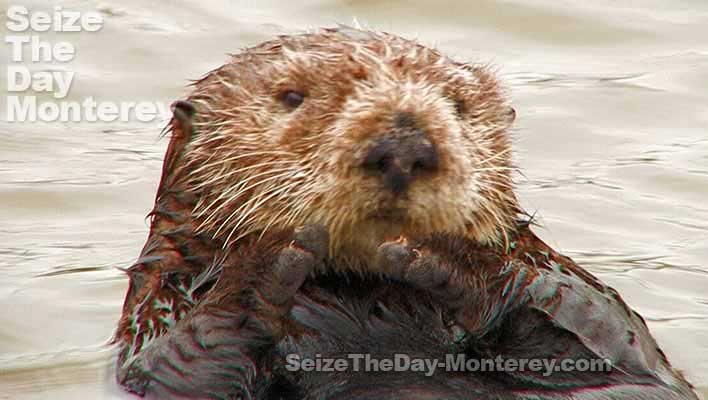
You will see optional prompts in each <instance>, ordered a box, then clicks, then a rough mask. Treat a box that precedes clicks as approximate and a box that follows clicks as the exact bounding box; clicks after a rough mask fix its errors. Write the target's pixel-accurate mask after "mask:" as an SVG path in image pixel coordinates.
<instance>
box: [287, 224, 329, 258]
mask: <svg viewBox="0 0 708 400" xmlns="http://www.w3.org/2000/svg"><path fill="white" fill-rule="evenodd" d="M291 246H293V247H297V248H300V249H303V250H305V251H308V252H310V253H312V255H313V256H314V257H315V259H317V260H323V259H324V258H326V257H327V253H328V252H329V232H328V231H327V228H325V227H324V226H322V225H308V226H304V227H299V228H296V229H295V232H294V234H293V241H292V243H291Z"/></svg>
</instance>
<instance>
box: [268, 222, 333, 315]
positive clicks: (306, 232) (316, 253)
mask: <svg viewBox="0 0 708 400" xmlns="http://www.w3.org/2000/svg"><path fill="white" fill-rule="evenodd" d="M328 249H329V233H328V232H327V230H326V229H325V228H324V227H322V226H318V225H310V226H306V227H303V228H298V229H296V230H295V232H294V233H293V240H292V241H291V242H290V243H289V244H288V245H287V246H286V247H285V248H284V249H282V250H281V251H280V253H279V254H278V256H277V258H276V260H275V263H274V265H273V280H272V282H273V285H271V286H270V287H268V288H266V290H264V293H263V295H264V296H265V297H266V298H267V299H268V300H269V301H270V302H271V303H273V304H275V305H279V304H282V303H285V302H287V301H288V300H289V299H291V298H292V296H293V295H294V294H295V292H296V291H297V290H298V289H299V288H300V286H301V285H302V283H303V282H304V281H305V279H306V278H307V276H308V275H309V274H310V273H311V272H312V271H313V270H314V269H315V268H317V267H318V266H320V265H321V264H322V263H323V262H324V259H325V257H326V256H327V251H328Z"/></svg>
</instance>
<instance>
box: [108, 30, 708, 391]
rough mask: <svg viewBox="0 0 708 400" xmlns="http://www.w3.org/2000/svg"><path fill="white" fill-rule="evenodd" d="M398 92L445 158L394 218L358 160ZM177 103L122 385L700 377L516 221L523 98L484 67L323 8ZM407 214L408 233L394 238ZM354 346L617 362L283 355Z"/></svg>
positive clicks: (681, 385) (585, 382) (248, 386)
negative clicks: (543, 369)
mask: <svg viewBox="0 0 708 400" xmlns="http://www.w3.org/2000/svg"><path fill="white" fill-rule="evenodd" d="M334 65H336V66H337V67H336V68H334V67H333V66H334ZM312 70H317V71H318V72H320V74H316V75H313V74H312V73H311V71H312ZM279 77H280V78H279ZM272 78H278V79H272ZM321 82H328V83H327V85H332V86H333V87H327V86H321ZM402 82H403V83H402ZM318 85H319V86H318ZM283 88H295V89H298V90H307V91H308V92H307V95H308V100H309V101H310V104H307V106H306V108H302V109H298V110H296V111H295V112H293V110H287V109H284V108H282V104H281V103H279V102H278V101H277V99H278V95H279V93H281V92H282V90H283ZM318 88H319V89H318ZM322 88H329V89H330V90H322ZM458 92H461V94H460V93H458ZM458 95H459V97H457V96H458ZM458 98H462V99H464V102H463V103H456V99H458ZM394 106H395V107H396V108H406V107H408V108H413V109H416V110H417V111H418V112H419V114H420V115H421V116H422V120H423V123H424V124H425V126H426V128H427V129H429V131H430V132H431V136H432V138H433V139H434V140H435V143H436V145H438V146H439V148H440V149H441V150H442V153H441V154H442V158H443V168H442V174H441V176H440V177H438V178H431V179H429V180H423V181H421V182H419V183H418V184H417V186H415V187H413V188H412V190H413V192H412V194H411V196H410V198H409V199H408V200H407V202H406V204H405V206H406V207H409V209H410V210H411V211H410V215H409V217H408V218H407V219H404V220H399V221H396V223H394V224H392V223H391V222H389V221H387V222H385V223H384V224H378V223H377V218H372V214H371V213H374V215H376V213H377V212H380V211H382V210H380V209H378V208H377V207H380V205H381V204H386V203H387V202H389V201H390V200H391V199H389V198H387V197H386V196H387V195H385V194H381V190H380V188H379V187H378V186H376V182H375V181H374V180H372V179H369V178H368V177H366V176H365V175H361V174H359V172H358V170H357V165H358V164H357V163H358V161H357V160H358V159H359V158H358V157H360V156H361V153H362V151H363V149H365V148H366V145H367V143H369V142H370V141H371V140H373V138H375V137H376V136H377V135H383V134H385V132H386V130H387V129H388V126H389V123H390V121H388V120H387V117H386V116H387V115H390V113H388V112H387V107H389V108H390V107H394ZM307 107H309V108H307ZM263 110H266V111H267V112H263ZM388 111H390V110H388ZM174 112H175V116H174V118H173V120H172V121H171V123H170V133H171V140H170V145H169V147H168V150H167V154H166V157H165V164H164V167H163V175H162V179H161V182H160V187H159V189H158V194H157V198H156V201H155V208H154V210H153V211H152V213H151V231H150V235H149V238H148V240H147V243H146V245H145V247H144V248H143V251H142V252H141V256H140V258H139V259H138V261H137V262H136V263H135V265H133V266H132V267H130V268H129V269H128V270H127V273H128V275H129V276H130V287H129V290H128V293H127V295H126V301H125V304H124V310H123V316H122V318H121V321H120V323H119V327H118V330H117V335H116V341H117V342H118V344H119V347H120V350H119V362H118V364H119V365H118V380H119V382H120V383H121V384H122V385H124V387H126V388H127V389H128V390H130V391H133V392H135V393H138V394H141V395H144V396H146V397H149V398H259V399H279V398H280V399H288V398H292V399H299V398H312V399H315V398H317V399H319V398H346V399H369V398H392V399H395V398H406V399H408V398H416V399H432V398H449V399H454V398H460V399H462V398H477V399H509V400H510V399H539V398H540V399H571V398H573V399H595V400H597V399H657V400H658V399H695V395H694V394H693V393H692V392H691V389H690V385H688V383H686V381H685V380H684V379H683V378H682V376H681V375H680V373H679V372H677V371H675V370H673V369H672V368H671V366H670V365H669V362H668V360H667V359H666V357H665V356H664V354H663V353H662V352H661V350H659V349H658V347H657V345H656V342H655V341H654V339H653V338H652V337H651V335H650V333H649V331H648V329H647V328H646V325H645V324H644V322H643V320H642V319H641V317H639V316H638V315H637V314H636V313H634V312H633V311H632V310H631V309H629V307H628V306H627V305H626V304H625V303H624V301H622V299H621V298H620V297H619V295H618V294H617V293H616V292H615V291H614V290H612V289H611V288H608V287H606V286H604V285H603V284H602V283H600V282H599V281H598V280H597V279H596V278H594V277H593V276H592V275H590V274H589V273H588V272H586V271H584V270H583V269H581V268H580V267H578V266H577V265H575V264H574V263H573V262H572V260H570V259H568V258H566V257H563V256H562V255H560V254H557V253H556V252H554V251H553V250H552V249H550V248H548V246H546V245H545V244H544V243H543V242H541V241H540V240H539V239H538V238H537V237H536V236H535V235H534V234H533V233H532V232H531V230H530V229H529V226H528V223H526V222H521V223H520V222H518V220H517V217H518V213H519V211H520V210H519V208H518V206H517V204H516V200H515V197H514V195H513V192H512V190H511V175H510V174H511V171H512V170H513V166H512V165H511V158H510V147H509V146H510V144H509V139H508V133H507V129H508V127H509V125H510V123H511V120H512V119H513V118H511V117H510V113H511V108H510V107H509V106H508V104H507V102H506V100H505V97H504V96H503V93H502V91H501V89H500V88H499V84H498V83H497V81H496V80H495V79H494V77H493V75H492V74H491V73H490V72H489V71H488V70H487V69H485V68H480V67H470V66H468V65H465V64H460V63H455V62H453V61H451V60H448V59H446V58H444V57H443V56H441V55H440V54H439V53H437V52H436V51H434V50H430V49H427V48H425V47H422V46H420V45H418V44H416V43H414V42H411V41H407V40H404V39H400V38H398V37H395V36H392V35H387V34H380V33H373V32H365V31H357V30H352V29H344V30H325V31H322V32H318V33H313V34H308V35H302V36H293V37H282V38H280V39H278V40H276V41H273V42H267V43H264V44H262V45H259V46H256V47H253V48H250V49H247V50H246V51H244V52H242V53H241V54H239V55H236V56H234V59H233V60H232V62H231V63H229V64H227V65H226V66H224V67H222V68H220V69H217V70H215V71H212V72H211V73H210V74H208V75H207V76H206V77H205V78H204V79H202V80H200V81H199V82H197V83H196V88H195V92H194V93H193V94H192V95H191V96H190V97H189V98H188V99H187V101H184V102H178V103H176V104H175V109H174ZM304 113H307V114H306V115H309V116H310V117H311V118H303V114H304ZM364 127H365V128H366V129H364ZM470 171H477V172H475V173H471V172H470ZM431 202H432V204H435V206H436V207H435V208H434V209H430V208H426V204H431ZM384 211H385V210H384ZM312 223H317V224H320V225H324V226H325V227H326V230H327V231H328V232H329V235H330V236H331V240H330V241H329V246H328V249H327V251H323V250H322V249H321V247H322V246H321V242H318V241H317V240H315V239H316V238H315V239H312V238H307V237H305V238H303V237H300V238H298V236H297V233H296V232H295V231H294V229H293V228H294V227H296V226H299V225H305V224H312ZM400 234H406V235H407V236H408V237H410V240H409V241H390V239H391V238H392V237H395V236H397V235H400ZM313 240H314V241H313ZM313 243H314V244H313ZM318 243H319V244H318ZM381 243H386V245H385V246H383V247H381V246H379V245H380V244H381ZM389 250H390V251H389ZM321 253H324V254H321ZM325 255H328V256H330V257H328V261H327V262H322V260H320V258H324V257H325ZM401 255H402V256H401ZM320 256H321V257H320ZM382 258H383V259H384V260H383V262H382ZM313 271H320V272H319V273H317V274H315V275H312V276H311V278H310V279H308V280H307V281H306V282H305V283H304V284H302V281H303V280H304V279H305V276H306V275H307V274H308V273H312V272H313ZM301 284H302V287H300V285H301ZM298 288H299V289H298ZM352 352H354V353H373V354H374V355H390V354H391V353H393V352H404V353H408V354H416V355H421V356H425V357H438V356H440V355H442V354H446V353H459V352H463V353H465V354H468V355H470V356H484V357H491V358H493V357H494V356H496V355H504V356H505V357H537V358H560V357H563V358H595V357H600V356H601V357H610V358H612V359H613V361H614V362H615V363H616V364H615V365H616V366H618V368H616V369H614V370H613V371H612V372H610V373H606V374H592V375H590V374H587V373H583V374H580V373H578V374H575V373H559V374H553V375H552V376H550V377H542V376H539V375H538V374H514V373H491V374H490V373H478V374H474V373H464V374H455V373H441V374H436V375H434V376H433V377H431V378H426V379H423V378H421V377H420V375H418V374H413V375H411V374H407V373H396V374H363V373H352V372H348V373H343V374H342V373H338V374H326V373H308V374H303V373H289V372H287V371H285V370H284V369H283V357H284V356H285V355H286V354H288V353H298V354H318V353H319V354H323V355H324V356H327V355H337V354H340V355H341V354H343V353H352Z"/></svg>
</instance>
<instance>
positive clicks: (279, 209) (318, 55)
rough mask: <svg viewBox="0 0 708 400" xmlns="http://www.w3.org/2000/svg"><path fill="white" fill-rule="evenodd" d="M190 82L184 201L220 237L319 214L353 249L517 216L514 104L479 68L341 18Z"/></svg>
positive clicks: (476, 231) (500, 227)
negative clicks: (188, 190) (339, 24)
mask: <svg viewBox="0 0 708 400" xmlns="http://www.w3.org/2000/svg"><path fill="white" fill-rule="evenodd" d="M195 85H196V90H195V92H194V93H193V94H192V95H191V96H190V98H189V100H190V101H191V102H192V104H194V106H195V108H196V114H195V117H194V119H195V120H194V128H195V132H194V137H193V138H192V140H191V142H190V144H189V146H188V148H187V153H186V159H187V160H188V161H187V162H188V168H189V170H190V179H192V180H193V182H192V185H190V187H192V188H194V191H195V192H196V193H197V194H198V196H199V198H200V201H199V203H198V204H197V206H196V208H195V211H194V215H195V217H196V219H197V221H198V222H199V223H200V226H201V229H202V230H204V231H206V232H209V233H211V234H212V235H213V236H214V237H221V238H223V240H224V241H225V243H227V244H228V243H232V242H234V241H235V240H238V239H239V238H241V237H244V236H246V235H250V234H258V233H260V234H263V233H264V232H266V231H268V230H270V229H276V228H283V227H289V226H298V225H305V224H312V223H319V224H323V225H325V226H327V227H328V229H329V230H330V234H331V237H332V246H333V247H332V251H333V252H334V253H336V254H344V255H347V256H350V257H354V258H356V257H357V256H356V254H357V253H361V254H370V253H371V251H372V249H375V246H376V245H377V244H379V243H381V241H382V240H385V239H389V238H391V237H395V236H397V235H401V234H412V235H413V234H419V235H420V234H430V233H435V232H448V233H454V234H461V235H467V236H469V237H471V238H473V239H476V240H480V241H488V240H494V239H497V238H499V237H501V236H502V235H503V234H504V232H505V230H506V229H507V228H508V227H509V226H510V225H511V224H512V222H513V220H514V218H515V217H516V212H517V206H516V200H515V197H514V194H513V192H512V179H511V173H512V169H513V168H512V164H511V148H510V141H509V138H508V133H507V130H508V128H509V127H510V125H511V123H512V121H513V109H512V108H511V107H510V106H509V105H508V103H507V100H506V98H505V97H504V94H503V92H502V90H501V88H500V86H499V84H498V82H497V80H496V79H495V78H494V76H493V75H492V74H491V73H490V72H489V71H488V70H486V69H484V68H481V67H475V66H470V65H466V64H462V63H457V62H454V61H452V60H450V59H448V58H446V57H444V56H442V55H440V54H439V53H438V52H437V51H435V50H432V49H428V48H426V47H423V46H421V45H419V44H417V43H415V42H412V41H408V40H405V39H401V38H399V37H396V36H392V35H388V34H381V33H374V32H368V31H359V30H354V29H339V30H325V31H322V32H319V33H312V34H305V35H299V36H290V37H281V38H280V39H279V40H276V41H272V42H266V43H263V44H261V45H259V46H257V47H253V48H250V49H247V50H245V51H244V52H242V53H240V54H238V55H236V56H234V58H233V61H232V62H231V63H230V64H227V65H225V66H223V67H221V68H219V69H217V70H215V71H212V72H211V73H209V74H208V75H207V76H206V77H205V78H203V79H202V80H200V81H198V82H197V83H196V84H195Z"/></svg>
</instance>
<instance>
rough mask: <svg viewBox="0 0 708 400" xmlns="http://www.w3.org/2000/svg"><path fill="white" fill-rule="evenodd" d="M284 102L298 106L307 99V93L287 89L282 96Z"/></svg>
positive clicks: (289, 105) (291, 106) (294, 106)
mask: <svg viewBox="0 0 708 400" xmlns="http://www.w3.org/2000/svg"><path fill="white" fill-rule="evenodd" d="M280 99H281V101H282V102H283V104H285V105H286V106H288V107H290V108H297V107H298V106H299V105H300V104H302V102H303V101H305V94H304V93H301V92H297V91H295V90H286V91H285V92H283V94H282V95H281V97H280Z"/></svg>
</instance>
